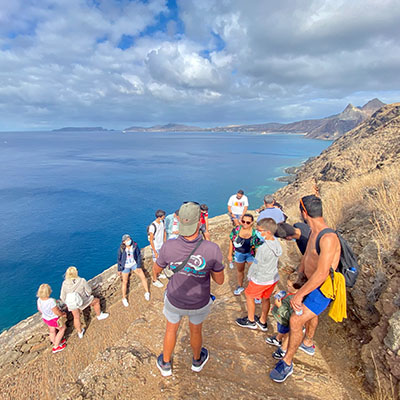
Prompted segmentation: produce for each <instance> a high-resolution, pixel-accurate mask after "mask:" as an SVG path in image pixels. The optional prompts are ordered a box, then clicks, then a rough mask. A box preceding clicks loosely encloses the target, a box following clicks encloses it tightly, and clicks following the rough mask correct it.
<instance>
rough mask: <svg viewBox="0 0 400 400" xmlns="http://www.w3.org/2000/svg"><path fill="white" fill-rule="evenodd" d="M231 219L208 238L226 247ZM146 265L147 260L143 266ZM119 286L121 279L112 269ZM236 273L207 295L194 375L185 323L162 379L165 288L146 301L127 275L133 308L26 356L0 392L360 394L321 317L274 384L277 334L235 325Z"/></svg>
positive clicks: (348, 350)
mask: <svg viewBox="0 0 400 400" xmlns="http://www.w3.org/2000/svg"><path fill="white" fill-rule="evenodd" d="M229 229H230V224H229V221H228V218H227V217H219V218H216V220H215V221H213V224H212V239H213V240H215V241H216V242H217V243H218V244H219V245H220V246H221V248H222V250H223V252H224V254H226V253H227V244H228V240H227V234H228V233H229ZM296 252H297V250H296V249H295V248H294V246H293V244H292V243H290V244H289V247H288V249H285V255H284V257H283V258H282V263H281V273H282V277H283V280H284V277H285V275H286V273H287V272H288V271H290V270H291V269H292V268H293V263H291V262H289V261H288V260H290V259H291V260H293V261H294V259H298V255H297V254H296ZM146 267H147V268H148V267H149V262H147V263H146ZM114 279H115V285H116V287H118V284H119V282H118V279H117V276H116V275H115V277H114ZM234 288H235V274H234V271H233V270H230V269H229V268H227V269H226V282H225V283H224V284H223V285H222V286H220V287H217V286H216V285H215V286H213V289H212V291H213V293H214V294H215V295H216V297H217V300H216V301H215V303H214V306H213V311H212V314H211V315H210V317H209V318H208V320H207V321H206V322H205V324H204V344H205V345H206V346H207V347H208V349H209V351H210V361H209V362H208V364H207V365H206V367H205V368H204V369H203V371H202V372H200V373H198V374H197V373H195V372H192V371H191V370H190V366H191V349H190V344H189V332H188V323H187V321H184V322H183V324H182V326H181V328H180V331H179V337H178V341H177V346H176V351H175V356H174V360H173V376H172V377H170V378H162V377H161V375H160V373H159V371H158V369H157V367H156V364H155V361H156V357H157V356H158V354H159V353H160V352H161V350H162V340H163V334H164V329H165V320H164V317H163V314H162V305H163V304H162V299H163V292H164V291H163V289H158V288H152V289H153V290H152V299H151V301H150V303H147V302H146V301H145V300H144V298H143V289H142V288H141V287H140V286H139V283H138V282H137V281H135V278H133V280H132V289H131V293H130V298H129V300H130V307H129V308H125V307H123V306H122V304H121V302H120V301H119V300H116V301H115V303H114V304H112V305H111V306H109V307H108V309H107V311H109V312H110V317H109V318H108V319H107V320H105V321H97V320H96V319H93V320H91V322H90V324H89V326H88V329H87V332H86V334H85V336H84V338H83V339H82V340H79V339H78V337H77V335H76V333H75V332H71V334H70V336H69V338H68V346H67V349H66V350H65V351H64V352H62V353H58V354H55V355H54V354H52V353H51V351H50V346H49V344H47V349H46V350H45V351H43V352H42V353H41V354H40V355H39V356H37V357H36V358H35V359H33V360H31V361H30V362H28V363H26V364H24V365H22V366H20V367H19V368H18V369H16V370H15V371H13V372H11V373H8V374H7V375H6V376H3V378H2V380H1V381H0V386H1V393H0V398H1V399H54V398H58V399H63V400H66V399H71V400H72V399H74V400H75V399H119V398H121V399H123V398H128V397H130V398H133V399H138V398H142V399H189V398H190V399H203V398H208V397H209V396H212V397H214V398H217V399H228V398H229V399H230V398H232V397H236V398H246V399H315V400H316V399H322V398H323V399H355V400H356V399H361V393H362V374H361V373H360V372H359V371H358V363H357V357H356V355H355V353H354V350H355V349H354V348H353V347H352V346H351V345H350V344H349V343H348V340H347V336H346V333H345V331H344V330H343V329H342V327H341V326H340V325H338V324H334V323H333V322H331V321H330V320H328V318H327V317H326V316H325V317H323V318H322V320H321V325H320V327H319V329H318V334H317V337H316V346H317V351H316V355H315V356H314V357H310V356H308V355H306V354H305V353H299V354H297V356H296V359H295V372H294V373H293V375H292V376H291V377H290V378H289V379H288V380H287V381H286V382H285V383H283V384H276V383H274V382H272V381H271V380H270V379H269V377H268V374H269V371H270V370H271V368H273V366H274V364H275V360H274V359H273V358H272V357H271V354H272V352H273V351H274V350H275V348H274V347H272V346H269V345H267V344H266V343H265V338H266V336H267V335H269V334H272V333H274V327H275V323H274V322H273V320H272V318H270V319H269V325H270V328H269V332H268V333H264V332H261V331H259V330H257V331H252V330H248V329H244V328H240V327H238V326H237V325H236V324H235V319H236V318H237V317H238V316H242V315H245V300H244V296H240V297H235V296H234V295H233V293H232V292H233V289H234Z"/></svg>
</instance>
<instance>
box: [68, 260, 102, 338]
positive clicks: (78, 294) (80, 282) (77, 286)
mask: <svg viewBox="0 0 400 400" xmlns="http://www.w3.org/2000/svg"><path fill="white" fill-rule="evenodd" d="M60 298H61V300H62V301H63V302H64V303H65V304H66V305H67V307H68V311H71V313H72V315H73V317H74V327H75V329H76V330H77V332H78V337H79V339H82V338H83V334H84V332H85V329H84V328H82V326H81V320H80V312H79V310H81V311H83V310H84V309H85V308H87V307H89V306H91V307H93V309H94V312H95V313H96V316H97V319H98V320H102V319H106V318H108V313H104V312H102V311H101V309H100V300H99V299H98V298H97V297H94V296H93V295H92V288H91V287H90V286H89V284H88V283H87V281H86V279H84V278H80V277H79V276H78V270H77V269H76V267H73V266H71V267H69V268H68V269H67V271H66V272H65V280H64V282H63V283H62V286H61V294H60Z"/></svg>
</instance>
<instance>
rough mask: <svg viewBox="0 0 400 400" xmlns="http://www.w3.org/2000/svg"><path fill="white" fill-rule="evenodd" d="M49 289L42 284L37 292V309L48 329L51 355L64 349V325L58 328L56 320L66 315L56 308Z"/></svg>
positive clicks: (48, 286)
mask: <svg viewBox="0 0 400 400" xmlns="http://www.w3.org/2000/svg"><path fill="white" fill-rule="evenodd" d="M50 294H51V287H50V285H48V284H47V283H42V284H41V285H40V286H39V289H38V291H37V297H38V299H37V309H38V311H39V312H40V313H41V314H42V319H43V321H44V323H45V324H46V325H47V326H48V327H49V337H50V340H51V343H53V350H52V351H53V353H58V352H59V351H62V350H64V349H65V346H66V345H67V344H66V341H65V339H63V336H64V333H65V328H66V326H65V324H64V325H63V326H61V327H60V326H58V318H59V317H65V316H66V314H65V313H64V312H62V311H61V310H60V309H59V308H58V307H57V303H56V301H55V299H53V298H51V297H50Z"/></svg>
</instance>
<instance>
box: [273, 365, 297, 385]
mask: <svg viewBox="0 0 400 400" xmlns="http://www.w3.org/2000/svg"><path fill="white" fill-rule="evenodd" d="M292 373H293V363H291V364H290V365H287V364H286V363H285V361H283V360H280V361H278V362H277V364H276V365H275V368H274V369H273V370H272V371H271V372H270V374H269V377H270V378H271V379H272V380H273V381H274V382H278V383H282V382H285V381H286V379H287V378H288V377H289V376H290V375H292Z"/></svg>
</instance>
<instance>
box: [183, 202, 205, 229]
mask: <svg viewBox="0 0 400 400" xmlns="http://www.w3.org/2000/svg"><path fill="white" fill-rule="evenodd" d="M179 220H180V221H179V234H180V235H182V236H191V235H193V234H194V233H195V232H196V229H197V227H198V224H199V220H200V206H199V205H198V204H195V203H192V202H188V203H185V204H182V205H181V208H180V209H179Z"/></svg>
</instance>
